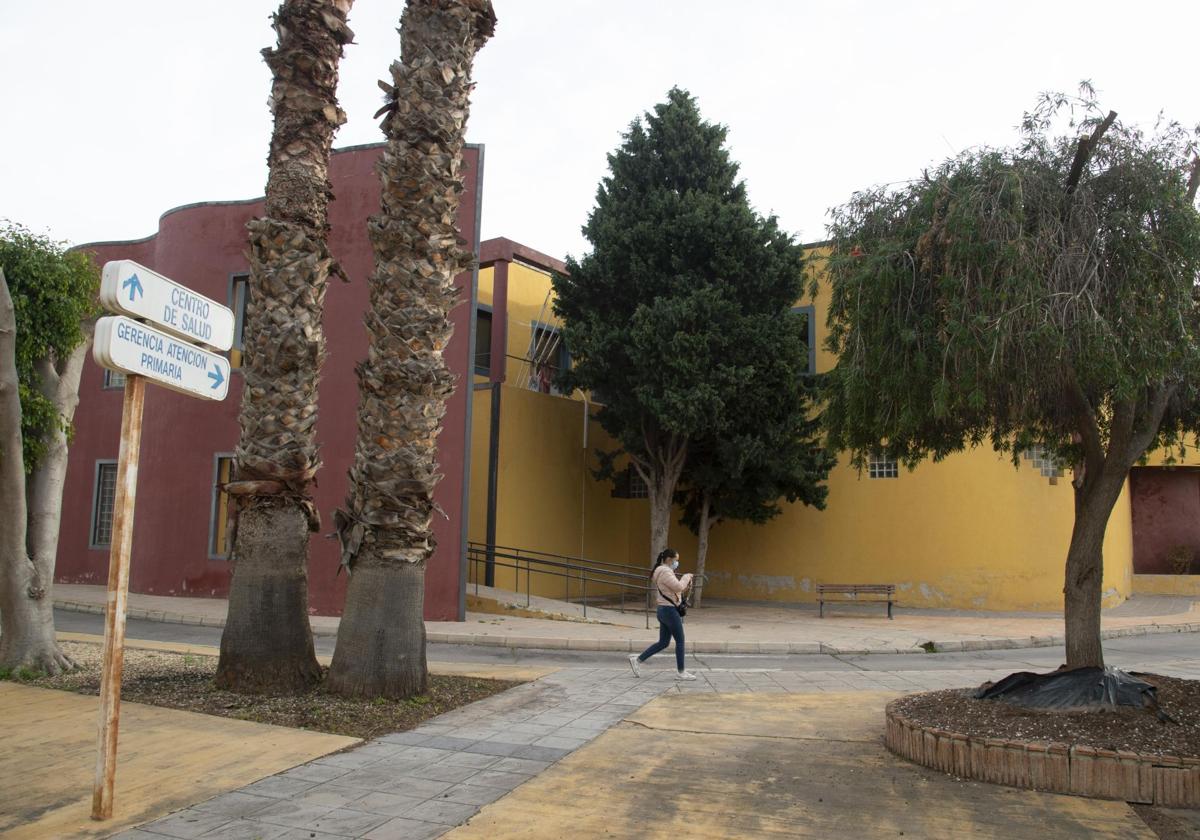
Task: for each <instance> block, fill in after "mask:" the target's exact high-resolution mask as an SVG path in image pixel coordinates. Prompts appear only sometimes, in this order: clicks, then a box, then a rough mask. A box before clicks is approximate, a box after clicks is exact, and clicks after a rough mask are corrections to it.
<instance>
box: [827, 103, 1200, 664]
mask: <svg viewBox="0 0 1200 840" xmlns="http://www.w3.org/2000/svg"><path fill="white" fill-rule="evenodd" d="M1068 109H1069V110H1070V112H1071V113H1072V114H1073V115H1076V116H1072V117H1071V118H1070V120H1069V122H1068V125H1067V127H1066V130H1065V132H1062V133H1058V134H1056V133H1055V132H1054V126H1055V124H1056V122H1057V121H1060V120H1062V119H1063V117H1064V114H1066V113H1067V110H1068ZM1022 133H1023V138H1022V142H1021V143H1019V144H1018V145H1017V146H1015V147H1011V148H1000V149H992V148H984V149H978V150H974V151H969V152H965V153H963V154H961V155H959V156H958V157H956V158H953V159H951V160H947V161H945V162H944V163H943V164H941V165H940V166H938V167H937V168H936V169H934V170H933V171H931V172H926V173H924V175H923V176H922V177H919V178H917V179H915V180H914V181H912V182H909V183H907V184H904V185H902V186H900V187H897V188H886V187H885V188H876V189H871V190H867V191H864V192H860V193H857V194H855V195H854V197H853V198H852V199H851V200H850V201H849V202H848V203H847V204H845V205H843V206H842V207H840V208H838V209H836V210H835V211H834V213H833V222H832V225H831V234H832V254H831V257H830V260H829V276H830V279H831V281H832V304H831V306H830V309H829V315H828V321H829V330H830V338H829V347H830V349H831V350H833V351H834V352H835V353H837V354H838V357H839V360H838V364H837V366H836V368H835V369H834V370H833V371H832V373H831V374H830V376H829V378H828V382H829V388H828V391H827V397H828V406H827V409H826V411H825V419H826V425H827V428H828V432H829V438H830V443H831V444H832V445H834V446H836V447H838V448H840V449H844V450H848V451H849V452H850V453H851V455H852V459H853V460H854V461H855V463H857V464H859V465H860V466H861V465H862V463H863V462H864V461H865V459H866V458H867V456H868V455H869V454H870V453H871V452H875V451H880V450H886V451H887V452H888V453H890V454H891V455H892V456H893V457H896V458H897V459H899V460H900V461H902V462H904V463H905V464H906V465H908V466H909V467H915V466H916V464H917V463H918V462H920V461H922V460H924V459H926V458H929V457H932V458H933V459H935V460H937V459H941V458H944V457H945V456H947V455H949V454H951V453H953V452H958V451H960V450H963V449H964V448H967V447H974V446H978V445H981V444H983V443H985V442H990V443H991V445H992V446H993V447H994V448H995V449H996V450H997V451H1000V452H1006V453H1009V454H1011V455H1012V458H1013V461H1014V464H1015V463H1016V462H1017V461H1018V460H1019V457H1018V456H1019V453H1020V452H1021V451H1022V450H1023V449H1026V448H1027V447H1030V446H1034V445H1040V446H1043V447H1045V448H1046V449H1047V450H1048V451H1049V452H1050V453H1052V454H1053V455H1055V456H1056V457H1058V458H1059V459H1060V460H1061V461H1062V462H1063V463H1067V464H1071V465H1073V466H1074V479H1073V482H1072V484H1073V489H1074V508H1075V522H1074V528H1073V530H1072V533H1071V542H1070V547H1069V549H1068V551H1067V557H1066V575H1065V583H1064V588H1063V592H1064V596H1065V597H1064V606H1065V623H1066V639H1067V665H1068V666H1069V667H1080V666H1099V665H1103V662H1104V658H1103V652H1102V650H1101V644H1100V600H1101V578H1102V572H1103V556H1102V547H1103V541H1104V533H1105V529H1106V527H1107V524H1108V519H1109V515H1110V514H1111V512H1112V509H1113V506H1114V504H1115V503H1116V501H1117V498H1118V497H1119V495H1120V493H1121V491H1122V488H1123V487H1124V485H1125V480H1126V477H1127V476H1128V473H1129V470H1130V468H1131V467H1132V466H1133V465H1134V464H1135V463H1137V462H1138V461H1139V459H1141V458H1143V457H1144V456H1145V455H1146V453H1147V452H1148V451H1149V450H1150V449H1151V448H1153V447H1158V446H1182V445H1183V441H1184V436H1185V435H1186V434H1188V433H1193V432H1195V430H1196V429H1197V414H1196V410H1195V409H1196V406H1197V388H1196V383H1197V381H1198V380H1197V376H1198V375H1200V344H1198V343H1197V339H1198V337H1200V309H1198V308H1197V276H1198V273H1200V214H1197V212H1196V208H1195V197H1196V188H1197V183H1198V173H1200V158H1197V157H1196V155H1195V134H1194V133H1193V132H1189V131H1187V130H1184V129H1183V128H1181V127H1180V126H1179V125H1177V124H1174V123H1169V124H1167V123H1160V124H1159V125H1158V126H1156V128H1155V130H1154V132H1153V133H1152V134H1146V133H1144V132H1143V131H1141V130H1139V129H1137V128H1136V127H1133V126H1128V125H1125V124H1123V123H1122V122H1120V121H1119V120H1117V115H1116V114H1115V113H1113V112H1109V113H1108V114H1104V113H1103V112H1102V111H1101V110H1100V109H1099V108H1098V107H1097V105H1096V103H1095V100H1094V96H1093V95H1092V93H1091V89H1090V87H1088V86H1086V85H1085V86H1084V88H1083V89H1082V93H1081V96H1079V97H1067V96H1063V95H1061V94H1056V95H1047V96H1045V97H1043V99H1042V100H1041V101H1040V103H1039V105H1038V107H1037V108H1035V109H1034V110H1033V111H1031V112H1030V113H1028V114H1026V116H1025V119H1024V121H1023V124H1022Z"/></svg>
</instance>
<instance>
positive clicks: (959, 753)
mask: <svg viewBox="0 0 1200 840" xmlns="http://www.w3.org/2000/svg"><path fill="white" fill-rule="evenodd" d="M895 702H896V701H892V702H891V703H889V704H888V707H887V711H886V713H885V714H886V728H885V732H884V745H885V746H886V747H887V748H888V749H889V750H891V751H892V752H893V753H895V754H896V755H898V756H900V757H901V758H905V759H908V760H909V761H912V762H915V763H916V764H920V765H922V766H924V767H929V768H932V769H934V770H938V771H940V772H942V773H948V774H950V775H952V776H954V777H955V778H958V779H974V780H976V781H980V782H987V783H990V784H998V785H1007V786H1009V787H1017V788H1025V789H1027V790H1040V791H1046V792H1049V793H1066V794H1074V795H1076V796H1087V797H1091V798H1095V799H1115V800H1118V801H1125V802H1142V803H1147V804H1152V805H1162V806H1166V807H1169V808H1195V807H1196V806H1197V805H1200V759H1195V758H1180V757H1177V756H1172V755H1157V754H1145V755H1143V754H1140V753H1134V752H1127V751H1125V750H1106V749H1100V748H1098V747H1090V746H1082V745H1076V746H1070V745H1067V744H1060V743H1046V742H1042V741H1009V740H1005V739H1001V738H984V737H978V736H971V735H964V734H962V733H959V732H951V731H947V730H944V729H938V728H936V727H932V726H923V725H921V724H918V723H914V722H913V721H910V720H908V719H907V718H905V717H903V716H902V715H900V714H899V712H897V711H896V709H895Z"/></svg>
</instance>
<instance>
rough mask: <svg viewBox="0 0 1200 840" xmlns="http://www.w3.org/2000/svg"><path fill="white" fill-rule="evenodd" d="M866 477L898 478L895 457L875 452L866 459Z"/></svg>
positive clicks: (898, 470) (897, 465)
mask: <svg viewBox="0 0 1200 840" xmlns="http://www.w3.org/2000/svg"><path fill="white" fill-rule="evenodd" d="M867 477H868V478H899V477H900V465H899V464H898V463H897V462H896V459H894V458H889V457H888V456H887V455H883V454H880V453H875V454H873V455H872V456H871V458H870V460H869V461H867Z"/></svg>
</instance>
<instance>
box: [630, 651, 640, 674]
mask: <svg viewBox="0 0 1200 840" xmlns="http://www.w3.org/2000/svg"><path fill="white" fill-rule="evenodd" d="M629 667H630V668H632V669H633V675H634V676H635V677H640V676H641V675H642V665H641V663H640V662H638V655H637V654H636V653H631V654H629Z"/></svg>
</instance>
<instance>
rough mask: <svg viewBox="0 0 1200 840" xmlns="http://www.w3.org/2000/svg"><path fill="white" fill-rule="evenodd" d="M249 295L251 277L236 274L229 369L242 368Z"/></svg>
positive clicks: (232, 287) (232, 289)
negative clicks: (243, 339)
mask: <svg viewBox="0 0 1200 840" xmlns="http://www.w3.org/2000/svg"><path fill="white" fill-rule="evenodd" d="M249 294H250V275H249V274H235V275H234V276H233V279H232V280H231V281H230V289H229V308H230V309H232V310H233V347H231V348H230V349H229V367H231V368H234V369H236V368H240V367H241V366H242V358H243V355H244V345H243V342H242V337H243V334H244V333H245V330H246V299H247V297H248V296H249Z"/></svg>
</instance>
